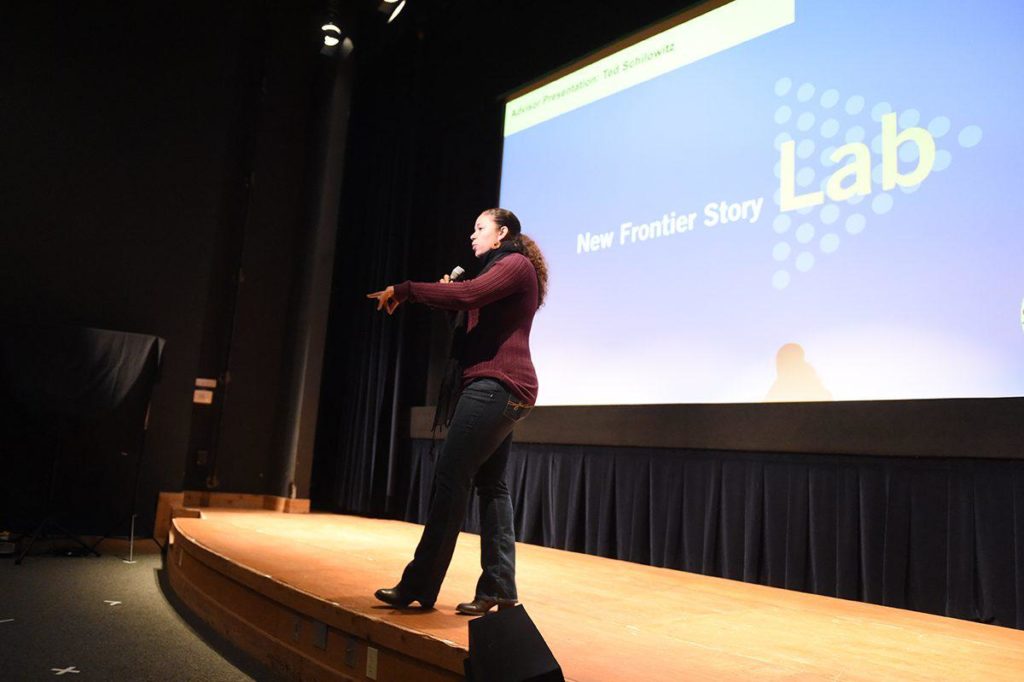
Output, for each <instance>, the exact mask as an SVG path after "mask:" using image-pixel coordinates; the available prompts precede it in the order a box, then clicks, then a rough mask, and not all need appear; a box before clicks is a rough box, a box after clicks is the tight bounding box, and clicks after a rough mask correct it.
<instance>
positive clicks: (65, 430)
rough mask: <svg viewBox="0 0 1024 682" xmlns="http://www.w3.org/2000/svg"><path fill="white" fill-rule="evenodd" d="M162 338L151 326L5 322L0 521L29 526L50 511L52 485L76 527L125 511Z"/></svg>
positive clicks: (112, 524)
mask: <svg viewBox="0 0 1024 682" xmlns="http://www.w3.org/2000/svg"><path fill="white" fill-rule="evenodd" d="M163 347H164V340H163V339H161V338H159V337H156V336H150V335H146V334H132V333H127V332H118V331H109V330H103V329H90V328H84V327H61V326H5V327H2V328H0V408H2V409H0V412H2V417H0V449H2V451H3V464H4V468H5V475H4V476H3V477H0V478H2V479H3V484H2V490H0V493H2V500H0V517H2V521H4V522H10V523H11V525H12V526H13V527H19V526H20V527H21V528H26V527H27V525H29V524H31V523H34V522H35V521H36V520H38V518H39V517H40V516H41V515H42V514H44V513H46V512H47V511H52V510H45V509H44V507H45V504H44V501H45V500H46V499H47V498H48V497H49V496H50V495H51V494H54V495H55V499H56V500H58V501H59V503H60V505H61V506H62V507H63V510H62V511H63V513H64V515H65V516H68V517H69V518H70V520H69V521H68V522H67V525H68V526H69V527H71V528H73V529H74V530H75V531H76V532H82V533H92V534H101V533H106V532H109V531H111V530H112V529H113V530H118V529H119V525H118V524H119V523H120V521H121V519H124V520H125V521H127V519H128V516H129V514H130V513H131V512H133V511H134V509H133V507H134V503H135V499H134V498H135V492H136V491H135V486H136V485H137V481H138V473H139V466H140V462H141V457H142V449H143V444H144V429H145V418H146V411H147V408H148V405H149V398H150V394H151V392H152V388H153V385H154V384H155V382H156V381H157V380H158V378H159V372H160V363H161V359H162V355H163ZM55 458H56V462H57V463H56V464H55V465H54V464H53V462H54V459H55ZM51 466H53V467H55V468H54V469H53V471H52V472H51V473H49V474H48V473H47V472H48V471H49V470H50V469H51ZM54 472H56V473H54ZM51 475H56V476H57V478H56V479H55V480H53V481H50V480H49V477H50V476H51ZM123 530H125V531H127V527H125V528H124V529H123Z"/></svg>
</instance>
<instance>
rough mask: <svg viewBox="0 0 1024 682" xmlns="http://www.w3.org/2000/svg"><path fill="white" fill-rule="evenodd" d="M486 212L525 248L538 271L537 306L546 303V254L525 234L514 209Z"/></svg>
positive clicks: (493, 209) (524, 252)
mask: <svg viewBox="0 0 1024 682" xmlns="http://www.w3.org/2000/svg"><path fill="white" fill-rule="evenodd" d="M484 213H486V214H487V215H489V216H491V218H493V219H494V222H496V223H497V224H498V226H499V227H500V226H502V225H504V226H505V227H507V228H508V233H509V236H510V237H511V238H512V239H513V243H517V244H519V246H520V247H522V249H523V255H524V256H526V257H527V258H529V259H530V262H531V263H533V269H534V270H536V271H537V307H538V308H540V307H541V306H542V305H544V299H545V297H547V293H548V264H547V261H545V260H544V254H543V253H541V250H540V247H539V246H537V242H535V241H533V240H532V239H530V238H529V237H528V236H526V235H525V234H523V227H522V225H520V223H519V218H517V217H516V214H515V213H513V212H512V211H509V210H508V209H505V208H489V209H487V210H486V211H484Z"/></svg>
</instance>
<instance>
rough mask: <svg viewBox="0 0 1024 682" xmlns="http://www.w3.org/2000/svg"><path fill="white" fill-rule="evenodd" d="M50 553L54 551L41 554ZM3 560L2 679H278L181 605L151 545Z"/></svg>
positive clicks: (114, 544) (0, 563) (104, 547)
mask: <svg viewBox="0 0 1024 682" xmlns="http://www.w3.org/2000/svg"><path fill="white" fill-rule="evenodd" d="M40 549H41V550H45V549H46V547H45V545H43V546H41V547H40ZM99 549H100V551H101V553H102V554H103V556H101V557H99V558H97V557H94V556H89V557H75V556H53V555H48V554H40V555H35V556H29V557H26V558H25V560H24V561H23V562H22V564H21V565H20V566H16V565H15V564H14V559H13V558H8V557H5V558H3V559H0V680H4V681H5V682H6V681H8V680H11V681H15V680H17V681H20V680H43V679H53V678H55V677H60V678H62V679H65V680H85V679H93V680H204V681H206V680H254V679H255V680H272V679H275V678H274V677H273V676H272V675H271V673H270V672H269V671H268V670H266V669H265V668H264V667H263V666H262V665H260V663H258V662H257V661H255V659H253V658H251V657H250V656H248V655H247V654H245V653H244V652H242V651H241V650H239V649H238V648H236V647H234V646H232V645H231V644H230V643H229V642H227V641H226V640H224V639H223V638H222V637H220V636H219V635H217V634H216V633H215V632H213V631H212V630H211V629H210V628H209V627H208V626H206V625H205V624H204V623H203V622H202V621H199V620H198V619H197V618H195V617H194V616H192V615H191V614H189V613H188V612H187V611H185V609H184V608H183V607H182V605H181V603H180V601H178V599H177V598H176V597H175V595H174V593H173V592H171V590H170V589H169V587H168V586H167V584H166V579H165V578H166V574H165V573H164V571H163V567H162V556H161V554H160V553H159V548H158V547H157V546H156V543H154V542H152V541H151V540H146V541H141V542H137V543H136V545H135V559H136V561H137V563H134V564H127V563H124V561H123V560H122V559H123V558H127V556H128V548H127V543H119V542H106V543H104V544H103V545H101V546H100V548H99Z"/></svg>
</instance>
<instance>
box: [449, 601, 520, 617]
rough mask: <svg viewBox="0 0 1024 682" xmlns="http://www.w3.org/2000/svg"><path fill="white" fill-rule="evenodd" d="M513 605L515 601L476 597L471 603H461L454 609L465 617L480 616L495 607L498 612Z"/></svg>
mask: <svg viewBox="0 0 1024 682" xmlns="http://www.w3.org/2000/svg"><path fill="white" fill-rule="evenodd" d="M515 605H516V600H515V599H488V598H486V597H477V598H476V599H474V600H473V601H468V602H462V603H461V604H459V605H458V606H456V607H455V610H456V611H457V612H458V613H461V614H463V615H466V616H482V615H484V614H485V613H487V612H488V611H490V610H491V609H492V608H493V607H495V606H497V607H498V610H499V611H501V610H502V609H510V608H512V607H513V606H515Z"/></svg>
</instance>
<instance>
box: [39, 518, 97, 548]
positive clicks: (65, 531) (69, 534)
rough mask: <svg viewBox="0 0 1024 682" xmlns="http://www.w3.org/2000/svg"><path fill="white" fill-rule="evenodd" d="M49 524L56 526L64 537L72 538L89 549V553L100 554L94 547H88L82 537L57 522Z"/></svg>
mask: <svg viewBox="0 0 1024 682" xmlns="http://www.w3.org/2000/svg"><path fill="white" fill-rule="evenodd" d="M50 525H51V526H53V527H54V528H56V529H57V530H59V531H60V532H61V533H62V534H63V535H64V537H66V538H67V539H69V540H74V541H75V542H77V543H78V544H80V545H81V546H82V547H84V548H85V549H87V550H89V551H90V552H91V553H93V554H95V555H96V556H99V555H100V553H99V552H97V551H96V548H95V547H90V546H89V545H88V544H86V542H85V540H83V539H82V538H80V537H78V536H77V535H75V534H74V533H72V532H71V531H69V530H68V529H67V528H64V527H63V526H61V525H59V524H56V523H53V522H50Z"/></svg>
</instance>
